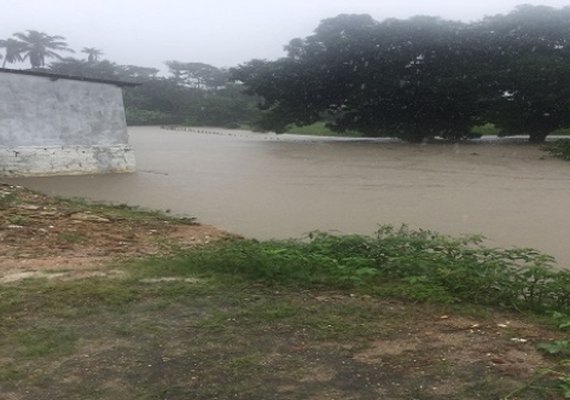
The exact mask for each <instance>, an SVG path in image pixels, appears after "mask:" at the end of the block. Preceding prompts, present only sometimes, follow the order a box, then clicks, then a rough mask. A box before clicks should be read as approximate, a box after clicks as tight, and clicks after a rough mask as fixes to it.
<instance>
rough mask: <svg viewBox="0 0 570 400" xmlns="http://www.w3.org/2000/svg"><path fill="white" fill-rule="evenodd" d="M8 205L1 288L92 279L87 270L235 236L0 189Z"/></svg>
mask: <svg viewBox="0 0 570 400" xmlns="http://www.w3.org/2000/svg"><path fill="white" fill-rule="evenodd" d="M2 199H5V200H4V202H3V203H4V204H3V203H0V283H2V282H12V281H14V280H17V279H19V278H28V277H31V276H33V275H34V274H37V275H45V273H44V272H42V271H45V270H67V271H66V272H65V273H62V274H61V275H60V276H69V274H80V275H81V276H86V275H88V274H87V273H86V272H85V270H93V269H98V268H100V267H101V266H103V265H107V264H108V263H109V262H110V261H112V260H118V259H129V258H133V257H145V256H158V255H165V254H167V253H169V252H170V251H172V249H173V248H175V247H176V246H184V247H189V246H198V245H202V244H207V243H210V242H213V241H215V240H219V239H221V238H228V237H230V236H231V235H229V234H228V233H227V232H224V231H221V230H219V229H217V228H215V227H213V226H209V225H203V224H197V223H193V222H192V221H191V220H185V219H180V220H178V219H176V218H170V217H168V216H166V215H164V216H162V217H161V215H159V214H157V213H148V214H147V213H145V212H144V211H140V212H139V211H137V210H130V209H125V210H124V212H122V210H121V209H120V208H119V209H118V210H115V209H113V208H112V207H107V206H101V207H97V206H96V205H88V204H84V203H82V202H78V201H75V202H74V201H63V200H55V199H53V198H51V197H48V196H46V195H43V194H39V193H35V192H32V191H29V190H26V189H24V188H22V187H19V186H12V185H6V184H1V183H0V202H2ZM50 276H52V277H54V275H53V274H51V275H50ZM58 277H59V276H58Z"/></svg>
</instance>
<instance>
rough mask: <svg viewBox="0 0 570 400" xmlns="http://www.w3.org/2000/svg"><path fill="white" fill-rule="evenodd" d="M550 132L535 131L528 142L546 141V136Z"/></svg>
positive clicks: (538, 142)
mask: <svg viewBox="0 0 570 400" xmlns="http://www.w3.org/2000/svg"><path fill="white" fill-rule="evenodd" d="M549 133H550V132H535V133H533V134H532V135H530V136H529V138H528V142H529V143H534V144H541V143H544V141H545V140H546V137H547V136H548V134H549Z"/></svg>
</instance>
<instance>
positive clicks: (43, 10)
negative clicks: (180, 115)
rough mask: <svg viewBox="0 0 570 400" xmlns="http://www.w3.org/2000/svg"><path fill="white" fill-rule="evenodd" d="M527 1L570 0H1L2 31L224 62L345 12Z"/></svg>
mask: <svg viewBox="0 0 570 400" xmlns="http://www.w3.org/2000/svg"><path fill="white" fill-rule="evenodd" d="M521 3H527V4H542V5H548V6H552V7H563V6H567V5H570V0H540V1H533V0H526V1H525V0H288V1H286V0H273V1H271V0H265V1H264V0H186V1H183V0H0V10H1V11H0V21H1V22H0V38H7V37H9V36H11V35H12V34H13V33H14V32H19V31H25V30H28V29H35V30H39V31H43V32H46V33H48V34H50V35H61V36H64V37H65V38H66V39H67V42H68V44H69V45H70V47H72V48H73V49H75V50H76V51H78V50H80V49H81V48H82V47H97V48H99V49H101V50H103V51H104V52H105V58H107V59H109V60H111V61H115V62H118V63H120V64H135V65H141V66H147V67H156V68H164V67H163V65H162V64H163V62H164V61H166V60H179V61H192V62H205V63H209V64H213V65H216V66H218V67H221V66H235V65H237V64H239V63H242V62H245V61H248V60H250V59H252V58H266V59H275V58H278V57H280V56H282V55H284V52H283V46H284V45H285V44H287V43H288V42H289V40H290V39H292V38H295V37H304V36H307V35H309V34H310V33H311V32H312V31H313V29H315V28H316V27H317V25H318V24H319V21H320V20H322V19H324V18H329V17H334V16H336V15H338V14H341V13H359V14H370V15H372V17H374V18H375V19H377V20H379V21H381V20H383V19H385V18H389V17H396V18H406V17H410V16H413V15H418V14H424V15H437V16H441V17H444V18H448V19H460V20H465V21H468V20H473V19H479V18H481V17H483V16H484V15H493V14H498V13H506V12H509V11H510V10H512V9H513V8H514V7H515V6H516V5H517V4H521ZM77 56H80V57H84V55H83V54H79V55H77Z"/></svg>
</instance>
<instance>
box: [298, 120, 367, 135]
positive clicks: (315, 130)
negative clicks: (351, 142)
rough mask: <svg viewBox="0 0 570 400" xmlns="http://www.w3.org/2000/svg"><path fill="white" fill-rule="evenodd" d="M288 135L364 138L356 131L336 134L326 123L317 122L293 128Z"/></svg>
mask: <svg viewBox="0 0 570 400" xmlns="http://www.w3.org/2000/svg"><path fill="white" fill-rule="evenodd" d="M287 133H292V134H299V135H310V136H338V137H362V136H363V135H362V133H360V132H356V131H346V132H335V131H332V130H330V129H329V128H327V127H326V123H325V122H315V123H314V124H311V125H305V126H292V127H290V128H289V129H288V130H287Z"/></svg>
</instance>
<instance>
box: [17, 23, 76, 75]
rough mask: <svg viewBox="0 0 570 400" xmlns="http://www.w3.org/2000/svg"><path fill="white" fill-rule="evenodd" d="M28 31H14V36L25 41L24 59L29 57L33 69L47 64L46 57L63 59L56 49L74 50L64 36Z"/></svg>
mask: <svg viewBox="0 0 570 400" xmlns="http://www.w3.org/2000/svg"><path fill="white" fill-rule="evenodd" d="M27 32H28V33H27V34H26V33H21V32H18V33H14V36H15V37H17V38H18V39H20V40H21V41H22V42H23V43H24V51H23V53H24V58H23V59H24V60H26V59H29V60H30V64H31V65H32V69H34V68H41V67H43V66H44V65H45V59H46V58H57V59H59V60H61V59H63V57H62V56H60V55H59V54H57V53H56V51H69V52H72V53H73V52H74V51H73V50H71V49H70V48H69V47H67V43H66V42H64V40H65V38H64V37H62V36H57V35H56V36H50V35H48V34H46V33H43V32H38V31H27Z"/></svg>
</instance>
